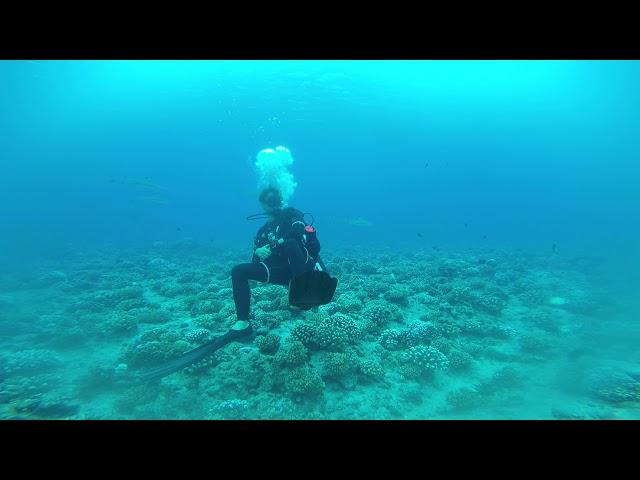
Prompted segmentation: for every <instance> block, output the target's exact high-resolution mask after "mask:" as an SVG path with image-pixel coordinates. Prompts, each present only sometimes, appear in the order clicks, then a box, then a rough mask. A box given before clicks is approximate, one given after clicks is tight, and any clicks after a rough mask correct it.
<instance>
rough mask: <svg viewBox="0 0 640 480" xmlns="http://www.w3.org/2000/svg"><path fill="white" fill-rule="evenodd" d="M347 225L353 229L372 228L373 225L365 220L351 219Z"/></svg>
mask: <svg viewBox="0 0 640 480" xmlns="http://www.w3.org/2000/svg"><path fill="white" fill-rule="evenodd" d="M347 223H348V224H349V225H351V226H353V227H371V226H373V223H371V222H370V221H369V220H367V219H365V218H350V219H348V220H347Z"/></svg>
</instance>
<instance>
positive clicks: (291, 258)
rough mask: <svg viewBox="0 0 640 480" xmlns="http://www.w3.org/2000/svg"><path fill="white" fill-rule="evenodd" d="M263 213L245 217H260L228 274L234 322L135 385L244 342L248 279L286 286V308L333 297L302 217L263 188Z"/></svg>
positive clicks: (332, 280) (311, 232)
mask: <svg viewBox="0 0 640 480" xmlns="http://www.w3.org/2000/svg"><path fill="white" fill-rule="evenodd" d="M259 201H260V204H261V206H262V209H263V210H264V213H258V214H255V215H250V216H248V217H247V220H255V219H266V220H267V222H266V223H265V224H264V225H263V226H262V227H261V228H260V229H259V230H258V232H257V234H256V236H255V239H254V250H253V254H252V258H251V262H250V263H241V264H239V265H236V266H235V267H233V269H232V270H231V284H232V286H233V300H234V303H235V306H236V322H235V324H234V325H233V326H232V327H231V329H230V330H229V331H228V332H227V333H225V334H224V335H221V336H219V337H216V338H214V339H213V340H211V341H209V342H207V343H205V344H204V345H201V346H199V347H197V348H195V349H193V350H191V351H188V352H186V353H185V354H183V355H182V356H180V357H178V358H176V359H173V360H170V361H168V362H167V363H165V364H163V365H159V366H158V367H154V368H151V369H148V370H147V371H146V372H143V373H141V374H140V375H138V379H139V380H141V381H149V380H155V379H159V378H162V377H164V376H166V375H169V374H171V373H173V372H177V371H179V370H181V369H183V368H185V367H188V366H190V365H193V364H194V363H197V362H199V361H200V360H202V359H204V358H206V357H207V356H209V355H211V354H212V353H213V352H215V351H216V350H218V349H219V348H222V347H224V346H225V345H226V344H228V343H229V342H232V341H235V340H244V339H246V338H250V336H251V335H252V334H253V326H252V325H251V315H250V308H249V306H250V300H251V292H250V290H249V280H256V281H259V282H264V283H273V284H277V285H283V286H288V287H289V305H291V306H293V307H297V308H299V309H301V310H309V309H310V308H313V307H316V306H319V305H325V304H327V303H329V302H330V301H331V299H332V298H333V294H334V293H335V290H336V286H337V284H338V279H337V278H335V277H331V276H330V275H329V274H328V272H327V271H326V268H325V265H324V263H323V262H322V260H321V259H320V255H319V253H320V242H319V241H318V238H317V236H316V230H315V228H314V227H313V216H312V215H311V217H312V221H311V224H309V225H307V223H306V222H305V221H304V217H305V215H310V214H305V213H302V212H301V211H299V210H297V209H295V208H292V207H284V202H283V200H282V195H281V194H280V192H279V190H278V189H276V188H273V187H268V188H265V189H264V190H263V191H262V192H261V193H260V196H259Z"/></svg>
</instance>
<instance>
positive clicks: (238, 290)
mask: <svg viewBox="0 0 640 480" xmlns="http://www.w3.org/2000/svg"><path fill="white" fill-rule="evenodd" d="M249 280H257V281H259V282H266V281H267V270H266V269H265V267H264V265H262V264H261V263H242V264H240V265H236V266H235V267H233V269H232V270H231V284H232V286H233V301H234V303H235V304H236V315H237V318H238V320H246V321H249V304H250V302H251V291H250V290H249Z"/></svg>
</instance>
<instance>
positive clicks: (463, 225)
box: [0, 60, 640, 420]
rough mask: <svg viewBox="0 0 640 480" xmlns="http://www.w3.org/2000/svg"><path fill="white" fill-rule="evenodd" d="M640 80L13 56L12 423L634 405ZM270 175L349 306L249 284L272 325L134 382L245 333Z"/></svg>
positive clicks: (7, 111) (428, 67)
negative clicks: (251, 269) (306, 304)
mask: <svg viewBox="0 0 640 480" xmlns="http://www.w3.org/2000/svg"><path fill="white" fill-rule="evenodd" d="M638 85H640V62H637V61H541V60H540V61H533V60H529V61H346V60H342V61H310V60H307V61H293V60H291V61H267V60H262V61H230V60H226V61H132V60H127V61H56V60H25V61H15V60H14V61H0V220H1V221H0V418H2V419H594V420H595V419H621V420H623V419H639V418H640V364H639V362H640V349H639V348H638V347H637V346H638V345H640V315H639V313H640V291H639V290H640V288H639V286H640V268H639V267H640V243H639V242H638V238H639V234H640V215H639V214H638V212H640V189H639V188H638V183H639V181H640V162H639V161H638V160H639V159H640V155H639V154H640V147H639V143H638V138H640V89H638ZM268 187H275V188H276V189H277V190H278V191H279V192H280V194H281V196H282V199H283V201H284V203H285V204H286V205H289V206H292V207H295V208H296V209H299V210H300V211H302V212H305V213H307V212H309V213H311V215H306V216H305V222H310V221H311V220H312V221H313V227H314V228H315V229H316V232H317V237H318V239H319V242H320V246H321V251H320V255H321V257H322V260H323V262H324V264H325V265H326V269H327V270H328V272H329V273H330V275H332V276H334V277H335V278H337V279H338V284H337V288H336V291H335V294H334V296H333V299H332V301H331V302H330V303H328V304H326V305H321V306H319V307H314V308H311V309H309V310H300V309H298V308H295V307H293V306H291V305H290V304H289V299H288V292H287V287H286V286H283V285H278V284H275V283H273V282H269V283H262V282H259V281H255V280H251V281H250V286H251V315H252V319H251V323H252V325H253V335H251V336H250V337H246V338H242V339H239V341H230V342H229V343H227V344H225V345H224V346H222V347H221V348H218V349H217V350H215V351H213V352H211V353H210V354H207V355H206V356H205V357H204V358H202V359H199V361H198V362H196V363H193V364H192V365H190V366H187V367H186V368H179V369H177V370H176V371H172V372H171V373H166V372H165V373H166V374H163V376H161V377H160V378H155V377H154V378H149V379H148V380H146V381H140V378H139V377H137V376H136V374H137V372H144V371H151V370H149V369H154V368H156V367H158V366H159V365H160V366H161V365H166V364H167V362H169V363H170V362H172V361H175V359H176V358H180V356H181V355H183V354H185V352H191V351H193V350H194V349H196V348H199V347H200V346H202V345H205V344H207V342H210V341H212V339H214V338H217V337H219V336H221V335H223V334H224V333H225V332H227V331H228V330H229V329H230V328H231V327H232V326H233V325H234V324H235V322H236V320H237V317H236V306H235V303H234V297H233V289H232V281H231V272H232V269H233V267H234V266H236V265H239V264H243V263H251V262H252V256H253V254H254V246H255V245H254V236H255V235H256V232H257V230H258V229H259V228H260V227H261V226H262V225H263V224H264V222H265V220H264V218H259V219H258V220H247V217H248V216H249V215H252V214H256V213H261V212H262V207H261V204H260V202H259V201H258V196H259V195H260V193H261V192H262V191H263V190H264V189H265V188H268ZM254 259H255V257H254ZM134 378H138V380H136V381H134V380H132V379H134Z"/></svg>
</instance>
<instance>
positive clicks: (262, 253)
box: [256, 245, 271, 261]
mask: <svg viewBox="0 0 640 480" xmlns="http://www.w3.org/2000/svg"><path fill="white" fill-rule="evenodd" d="M269 255H271V248H269V245H265V246H264V247H260V248H256V256H257V257H258V258H259V259H260V261H262V260H264V259H265V258H267V257H269Z"/></svg>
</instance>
